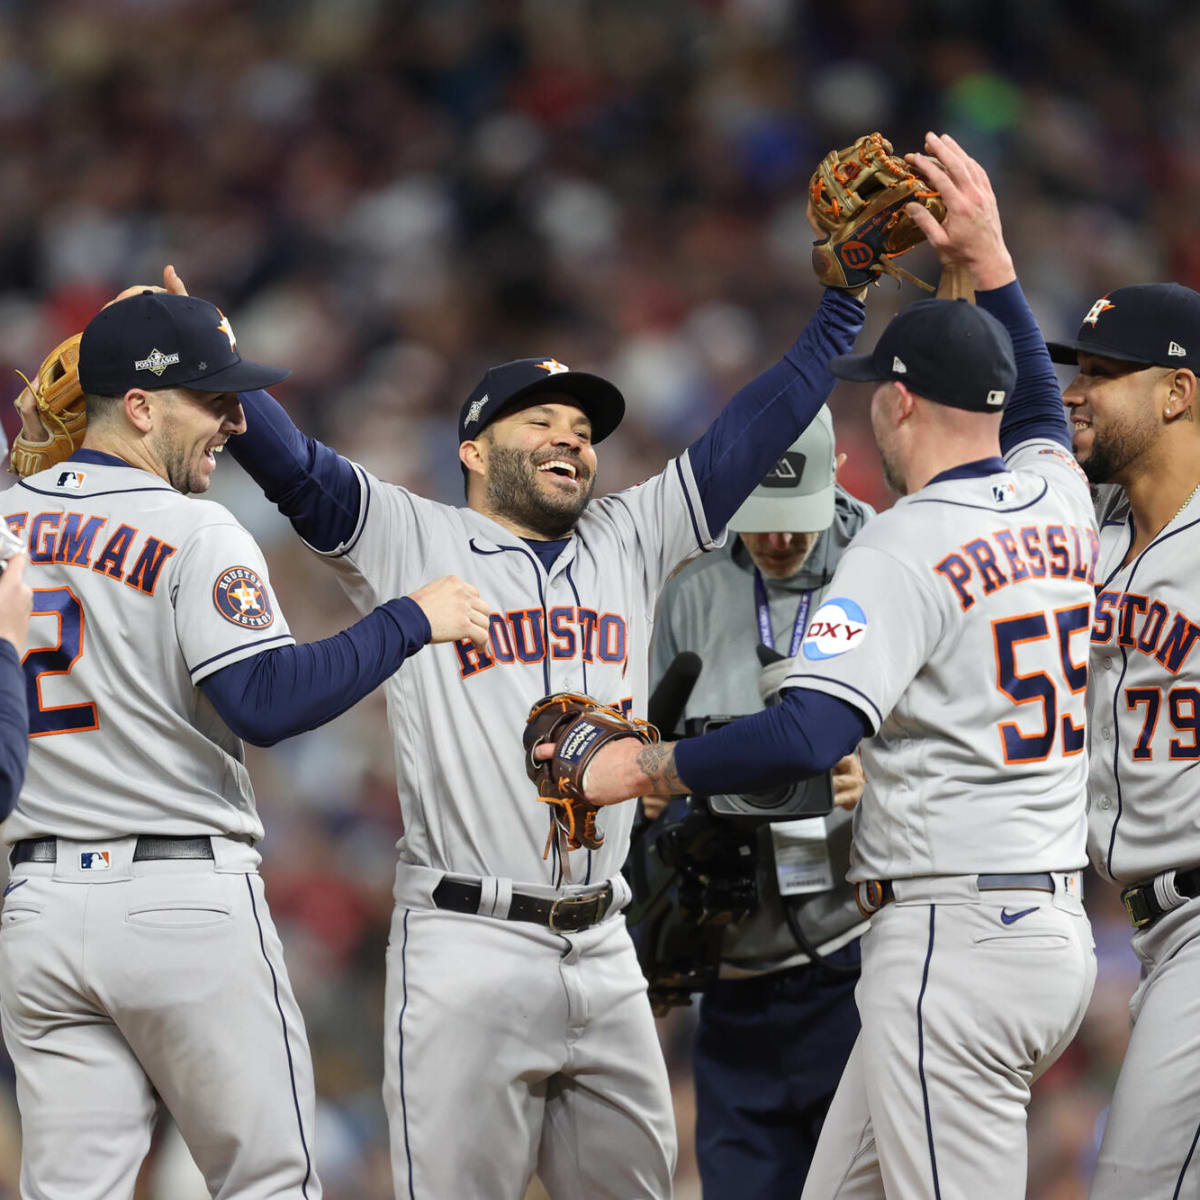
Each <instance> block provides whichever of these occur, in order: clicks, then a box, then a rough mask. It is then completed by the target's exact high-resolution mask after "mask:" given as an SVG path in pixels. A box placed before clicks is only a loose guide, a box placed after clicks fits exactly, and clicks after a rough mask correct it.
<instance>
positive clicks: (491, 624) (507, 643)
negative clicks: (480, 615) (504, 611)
mask: <svg viewBox="0 0 1200 1200" xmlns="http://www.w3.org/2000/svg"><path fill="white" fill-rule="evenodd" d="M488 637H489V640H490V641H491V644H492V657H493V658H494V659H495V660H496V661H497V662H506V663H510V662H512V661H513V659H515V658H516V654H514V653H513V644H512V637H511V635H510V634H509V632H508V622H507V621H506V620H505V619H504V618H503V617H502V616H501V615H500V614H499V613H492V615H491V616H490V617H488Z"/></svg>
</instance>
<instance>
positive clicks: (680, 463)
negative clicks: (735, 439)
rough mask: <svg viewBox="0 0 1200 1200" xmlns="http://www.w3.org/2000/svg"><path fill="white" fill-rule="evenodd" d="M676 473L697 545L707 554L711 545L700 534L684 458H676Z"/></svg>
mask: <svg viewBox="0 0 1200 1200" xmlns="http://www.w3.org/2000/svg"><path fill="white" fill-rule="evenodd" d="M675 474H676V475H678V476H679V486H680V487H681V488H682V489H683V502H684V503H685V504H686V505H687V510H688V519H689V520H690V521H691V523H692V536H693V537H694V538H695V539H696V545H697V546H698V547H699V548H700V550H701V551H702V552H703V553H705V554H707V553H708V552H709V549H710V547H708V546H706V545H705V544H704V539H703V538H702V537H701V536H700V522H699V521H697V520H696V509H695V507H694V506H693V504H692V498H691V496H690V495H688V490H687V483H686V482H685V481H684V478H683V459H682V458H677V459H676V460H675Z"/></svg>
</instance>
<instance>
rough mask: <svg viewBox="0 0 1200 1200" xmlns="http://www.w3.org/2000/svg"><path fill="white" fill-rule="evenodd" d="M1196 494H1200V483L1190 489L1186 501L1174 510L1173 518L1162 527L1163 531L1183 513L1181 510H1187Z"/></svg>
mask: <svg viewBox="0 0 1200 1200" xmlns="http://www.w3.org/2000/svg"><path fill="white" fill-rule="evenodd" d="M1197 492H1200V483H1198V484H1196V486H1195V487H1194V488H1192V490H1191V491H1190V492H1189V493H1188V496H1187V499H1186V500H1184V502H1183V503H1182V504H1181V505H1180V506H1179V507H1178V508H1177V509H1176V510H1175V516H1173V517H1172V518H1171V520H1170V521H1168V522H1167V523H1166V525H1164V526H1163V529H1166V527H1167V525H1170V523H1171V521H1174V520H1175V517H1177V516H1179V514H1180V513H1181V512H1183V510H1184V509H1185V508H1187V506H1188V505H1189V504H1191V502H1192V501H1193V500H1194V499H1195V498H1196V493H1197ZM1159 532H1160V533H1161V532H1162V530H1159Z"/></svg>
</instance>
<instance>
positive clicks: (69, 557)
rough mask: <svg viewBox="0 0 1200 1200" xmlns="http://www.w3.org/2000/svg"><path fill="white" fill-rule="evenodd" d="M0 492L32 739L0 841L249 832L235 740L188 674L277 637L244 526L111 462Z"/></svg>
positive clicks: (277, 641)
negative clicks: (24, 621) (24, 587)
mask: <svg viewBox="0 0 1200 1200" xmlns="http://www.w3.org/2000/svg"><path fill="white" fill-rule="evenodd" d="M0 506H2V507H0V512H2V513H3V514H4V517H5V520H6V521H7V522H8V525H9V528H11V529H12V530H13V532H14V533H16V534H17V535H18V536H20V537H21V538H23V539H24V540H26V541H28V543H29V566H30V570H29V575H28V579H29V583H30V585H31V586H32V587H33V589H34V604H33V619H32V621H31V623H30V633H29V650H28V653H27V654H26V656H25V671H26V675H27V676H28V678H29V680H30V696H29V699H30V705H29V710H30V712H29V715H30V736H31V737H32V738H33V739H34V742H33V745H32V748H31V752H30V755H29V770H28V773H27V775H26V779H25V787H24V789H23V790H22V793H21V799H20V802H19V804H18V805H17V808H16V811H15V812H14V813H13V815H12V816H11V817H10V818H9V819H8V821H6V822H5V824H4V840H5V841H7V842H13V841H16V840H17V839H19V838H28V837H38V836H41V835H43V834H56V835H58V836H60V837H69V838H76V839H82V838H106V837H122V836H124V835H126V834H130V833H153V834H223V833H226V834H237V835H241V836H246V837H249V838H251V839H252V840H255V841H257V840H258V839H259V838H260V837H262V832H263V830H262V824H261V822H260V821H259V819H258V814H257V813H256V812H255V809H254V794H253V792H252V790H251V787H250V778H249V776H248V774H247V772H246V769H245V766H244V765H243V757H244V756H243V752H242V744H241V741H240V739H238V738H237V737H236V736H235V735H234V734H233V733H232V732H231V731H230V729H229V727H228V726H227V725H226V724H225V722H224V721H223V720H221V718H220V717H219V716H218V715H217V713H216V710H215V709H214V708H213V707H212V705H211V704H210V703H209V702H208V700H207V699H206V698H205V696H204V694H203V692H201V691H199V690H198V689H197V687H196V685H197V684H198V683H199V682H200V681H201V680H203V679H205V678H207V676H209V675H211V674H212V673H213V672H214V671H218V670H220V669H221V668H222V667H224V666H228V665H230V664H231V663H235V662H239V661H240V660H241V659H244V658H248V657H249V656H251V655H253V654H258V653H259V652H260V651H262V650H264V649H267V648H269V647H272V646H282V645H287V644H289V643H291V642H292V641H293V638H292V635H291V633H290V632H289V630H288V626H287V621H286V620H285V619H284V616H283V613H282V612H280V610H279V605H278V604H277V603H276V600H275V597H274V596H273V594H272V593H271V587H270V583H269V581H268V579H267V568H266V564H265V562H264V561H263V557H262V552H261V551H260V550H259V548H258V546H257V545H256V544H255V542H254V539H253V538H252V537H251V536H250V535H249V534H248V533H247V532H246V530H245V529H243V528H242V527H241V525H239V524H238V523H237V521H236V520H235V519H234V517H233V516H232V514H231V513H229V512H228V510H226V509H225V508H223V507H222V506H221V505H219V504H216V503H213V502H212V501H208V500H198V499H187V498H185V497H184V496H182V495H180V493H179V492H177V491H175V489H174V488H172V487H170V486H169V485H168V484H167V483H166V482H165V481H164V480H162V479H160V478H159V477H158V476H156V475H150V474H148V473H147V472H145V471H140V470H137V469H135V468H132V467H127V466H112V465H108V464H100V463H86V464H75V463H68V464H66V465H64V466H60V467H53V468H51V469H50V470H48V471H43V472H40V473H39V474H36V475H32V476H30V477H29V479H27V480H24V481H22V482H21V483H18V484H16V485H15V486H14V487H11V488H9V489H7V491H5V492H4V493H3V494H2V495H0ZM67 735H69V736H67Z"/></svg>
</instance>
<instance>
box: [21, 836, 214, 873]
mask: <svg viewBox="0 0 1200 1200" xmlns="http://www.w3.org/2000/svg"><path fill="white" fill-rule="evenodd" d="M212 856H213V850H212V841H211V840H210V839H209V838H206V837H140V838H138V840H137V845H136V846H135V847H134V849H133V861H134V862H146V861H147V860H148V859H156V858H212ZM9 861H10V862H11V863H12V865H13V866H14V867H15V866H17V865H18V864H20V863H28V862H33V863H52V862H58V838H52V837H42V838H25V839H24V840H23V841H20V842H15V843H14V844H13V848H12V850H11V851H10V852H9Z"/></svg>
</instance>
